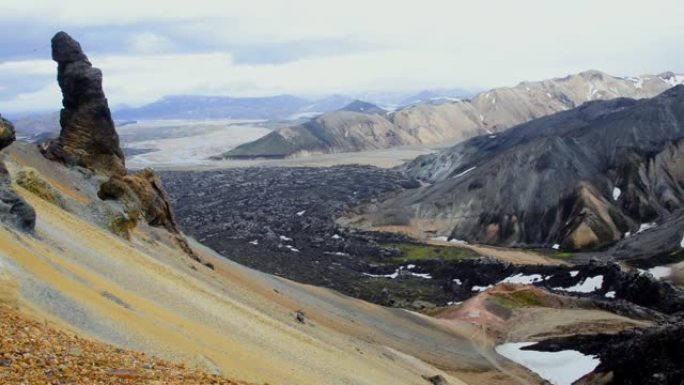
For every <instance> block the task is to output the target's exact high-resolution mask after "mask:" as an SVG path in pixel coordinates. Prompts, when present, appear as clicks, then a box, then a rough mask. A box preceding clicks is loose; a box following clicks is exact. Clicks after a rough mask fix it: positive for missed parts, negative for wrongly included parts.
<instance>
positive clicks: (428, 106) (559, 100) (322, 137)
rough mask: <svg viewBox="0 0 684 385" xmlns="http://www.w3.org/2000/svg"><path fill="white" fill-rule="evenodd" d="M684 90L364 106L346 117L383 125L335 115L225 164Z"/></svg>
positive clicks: (591, 86) (548, 87)
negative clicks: (392, 108)
mask: <svg viewBox="0 0 684 385" xmlns="http://www.w3.org/2000/svg"><path fill="white" fill-rule="evenodd" d="M683 82H684V76H681V75H675V74H673V73H671V72H666V73H663V74H660V75H643V76H638V77H628V78H622V77H616V76H611V75H608V74H605V73H603V72H600V71H594V70H590V71H585V72H581V73H579V74H576V75H569V76H566V77H563V78H556V79H549V80H543V81H538V82H522V83H520V84H518V85H516V86H514V87H502V88H495V89H492V90H489V91H485V92H482V93H480V94H478V95H476V96H475V97H473V98H472V99H470V100H454V101H449V102H446V103H440V104H435V103H431V102H429V103H418V104H414V105H410V106H406V107H403V108H400V109H399V110H397V111H394V112H391V113H386V112H385V111H383V110H382V109H380V108H378V107H376V106H373V105H371V104H368V103H364V102H359V101H356V102H354V103H352V104H350V105H349V106H347V107H345V108H343V109H342V110H340V111H354V112H356V113H358V114H363V115H376V117H375V118H371V117H368V118H366V121H364V120H363V119H361V118H360V117H359V116H357V115H350V114H347V115H343V114H340V111H336V112H329V113H327V114H324V115H323V116H322V117H317V118H314V119H312V121H311V122H308V123H305V124H302V125H298V126H294V127H286V128H282V129H280V130H276V131H274V132H272V133H270V134H268V135H266V136H264V137H262V138H260V139H257V140H256V141H254V142H250V143H245V144H243V145H241V146H238V147H237V148H235V149H234V150H232V151H229V152H227V153H225V154H223V155H221V156H218V157H217V158H256V157H264V158H281V157H296V156H302V155H309V154H316V153H335V152H352V151H365V150H372V149H378V148H388V147H396V146H403V145H414V144H421V143H443V142H445V141H449V142H452V143H453V142H456V141H460V140H465V139H469V138H472V137H474V136H477V135H484V134H496V133H498V132H501V131H504V130H506V129H508V128H510V127H513V126H515V125H518V124H521V123H525V122H529V121H531V120H533V119H537V118H541V117H544V116H548V115H550V114H554V113H557V112H560V111H565V110H568V109H572V108H576V107H578V106H580V105H581V104H582V103H585V102H587V101H594V100H610V99H615V98H619V97H629V98H635V99H639V98H650V97H654V96H656V95H658V94H660V93H661V92H663V91H665V90H667V89H669V88H671V87H673V86H675V85H678V84H682V83H683ZM378 115H381V116H382V120H383V121H384V122H383V124H382V125H380V126H379V125H378V124H377V123H376V121H377V119H378V118H380V117H379V116H378ZM325 117H328V118H327V121H328V124H323V125H321V124H320V122H319V121H320V120H321V119H322V118H325ZM333 117H334V118H333ZM371 120H374V121H373V122H371ZM312 128H314V129H312Z"/></svg>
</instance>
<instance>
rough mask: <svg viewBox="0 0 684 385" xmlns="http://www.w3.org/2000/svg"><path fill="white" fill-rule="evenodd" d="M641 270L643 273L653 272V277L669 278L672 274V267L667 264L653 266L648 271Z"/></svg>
mask: <svg viewBox="0 0 684 385" xmlns="http://www.w3.org/2000/svg"><path fill="white" fill-rule="evenodd" d="M639 271H641V272H642V273H648V274H651V275H652V276H653V278H655V279H663V278H667V277H669V276H670V274H672V268H670V267H667V266H656V267H652V268H650V269H648V270H646V271H644V270H641V269H640V270H639Z"/></svg>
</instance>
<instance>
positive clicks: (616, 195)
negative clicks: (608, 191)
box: [613, 187, 622, 201]
mask: <svg viewBox="0 0 684 385" xmlns="http://www.w3.org/2000/svg"><path fill="white" fill-rule="evenodd" d="M621 194H622V190H620V188H618V187H613V200H614V201H616V200H618V198H620V195H621Z"/></svg>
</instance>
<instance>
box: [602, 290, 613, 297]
mask: <svg viewBox="0 0 684 385" xmlns="http://www.w3.org/2000/svg"><path fill="white" fill-rule="evenodd" d="M604 297H606V298H615V292H614V291H612V290H611V291H609V292H607V293H606V295H604Z"/></svg>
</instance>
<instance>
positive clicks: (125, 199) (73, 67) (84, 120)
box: [41, 32, 199, 261]
mask: <svg viewBox="0 0 684 385" xmlns="http://www.w3.org/2000/svg"><path fill="white" fill-rule="evenodd" d="M52 59H53V60H55V61H56V62H57V63H58V67H57V81H58V83H59V86H60V88H61V89H62V96H63V100H62V104H63V105H64V108H63V109H62V112H61V116H60V124H61V126H62V130H61V132H60V134H59V137H58V138H57V139H55V140H52V141H50V142H47V143H46V144H45V145H43V146H42V148H41V150H42V152H43V154H44V155H45V157H46V158H48V159H51V160H56V161H61V162H63V163H65V164H66V165H69V166H80V167H85V168H88V169H90V170H92V171H94V172H95V173H96V174H97V175H100V176H105V177H107V176H108V177H109V180H107V181H105V182H104V183H102V184H101V186H100V191H99V193H98V196H99V197H100V198H101V199H116V200H121V201H122V203H123V204H124V206H125V207H126V213H125V214H122V216H121V217H116V218H114V219H113V220H112V222H111V223H110V228H111V230H112V231H114V232H115V233H117V234H121V235H124V236H128V235H129V231H130V230H131V228H133V227H135V226H136V225H137V223H138V217H142V218H143V219H145V221H146V222H147V223H148V224H150V225H151V226H155V227H162V228H164V229H166V230H167V231H169V232H170V233H171V234H172V236H173V237H174V238H175V239H176V241H177V243H178V245H179V246H180V247H181V248H182V249H183V250H184V251H185V252H186V253H187V254H188V255H189V256H190V257H191V258H193V259H195V260H198V261H199V257H198V256H197V255H196V254H195V253H194V251H193V250H192V249H191V248H190V246H189V245H188V242H187V240H186V239H185V237H184V236H183V235H182V234H181V232H180V230H179V228H178V226H177V225H176V222H175V219H174V217H173V211H172V209H171V206H170V204H169V198H168V196H167V195H166V192H165V191H164V188H163V186H162V184H161V181H160V180H159V178H157V176H156V175H155V174H154V172H153V171H152V170H149V169H147V170H144V171H141V172H139V173H136V174H133V175H127V171H126V168H125V160H124V155H123V151H122V150H121V147H120V146H119V135H118V134H117V132H116V128H115V126H114V122H113V121H112V117H111V113H110V110H109V107H108V105H107V99H106V98H105V94H104V91H103V90H102V72H101V71H100V70H99V69H97V68H93V66H92V64H91V63H90V61H88V57H87V56H86V55H85V54H84V53H83V50H82V49H81V45H80V44H79V43H78V42H77V41H76V40H74V39H73V38H72V37H71V36H69V35H68V34H67V33H65V32H59V33H57V34H56V35H55V36H54V37H53V38H52Z"/></svg>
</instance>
